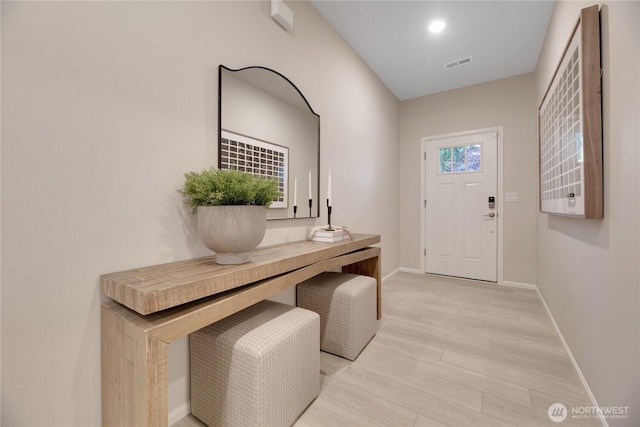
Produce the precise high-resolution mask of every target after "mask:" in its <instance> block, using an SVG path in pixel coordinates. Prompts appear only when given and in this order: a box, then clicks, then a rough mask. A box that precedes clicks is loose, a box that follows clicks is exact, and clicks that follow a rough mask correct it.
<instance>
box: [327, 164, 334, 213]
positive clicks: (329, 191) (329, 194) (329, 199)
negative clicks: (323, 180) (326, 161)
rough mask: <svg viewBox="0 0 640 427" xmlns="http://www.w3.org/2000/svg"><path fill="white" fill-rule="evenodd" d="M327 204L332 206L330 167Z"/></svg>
mask: <svg viewBox="0 0 640 427" xmlns="http://www.w3.org/2000/svg"><path fill="white" fill-rule="evenodd" d="M327 205H328V206H333V205H332V204H331V169H329V183H328V184H327Z"/></svg>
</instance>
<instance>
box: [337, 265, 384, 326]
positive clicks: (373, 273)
mask: <svg viewBox="0 0 640 427" xmlns="http://www.w3.org/2000/svg"><path fill="white" fill-rule="evenodd" d="M342 272H343V273H353V274H361V275H363V276H369V277H373V278H374V279H376V282H377V283H376V295H377V302H378V319H380V318H382V279H381V278H380V255H378V256H375V257H372V258H369V259H365V260H363V261H359V262H357V263H355V264H349V265H345V266H344V267H342Z"/></svg>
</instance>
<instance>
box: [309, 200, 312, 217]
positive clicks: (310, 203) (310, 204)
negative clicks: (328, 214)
mask: <svg viewBox="0 0 640 427" xmlns="http://www.w3.org/2000/svg"><path fill="white" fill-rule="evenodd" d="M311 206H313V199H309V218H311Z"/></svg>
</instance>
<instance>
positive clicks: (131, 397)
mask: <svg viewBox="0 0 640 427" xmlns="http://www.w3.org/2000/svg"><path fill="white" fill-rule="evenodd" d="M379 242H380V236H379V235H374V234H355V235H354V240H344V241H341V242H334V243H324V242H311V241H301V242H293V243H286V244H282V245H277V246H270V247H265V248H259V249H257V250H256V251H255V253H254V255H253V261H252V262H250V263H247V264H242V265H234V266H229V265H226V266H225V265H218V264H216V263H215V257H214V256H210V257H204V258H197V259H192V260H186V261H178V262H173V263H169V264H162V265H156V266H152V267H145V268H139V269H134V270H129V271H123V272H119V273H112V274H105V275H103V276H101V277H100V289H101V291H102V292H103V293H104V294H105V295H106V296H108V297H110V298H111V299H112V300H113V301H108V302H105V303H104V304H102V313H101V316H102V321H101V322H102V331H101V334H102V362H101V363H102V424H103V425H104V426H166V425H167V423H168V413H167V411H168V408H167V406H168V403H167V347H168V345H169V343H171V342H172V341H174V340H176V339H177V338H180V337H183V336H186V335H188V334H190V333H192V332H195V331H197V330H198V329H201V328H203V327H205V326H207V325H209V324H211V323H214V322H216V321H218V320H220V319H223V318H225V317H227V316H229V315H231V314H233V313H236V312H238V311H240V310H242V309H244V308H246V307H249V306H250V305H253V304H255V303H257V302H259V301H261V300H263V299H265V298H268V297H270V296H271V295H274V294H276V293H278V292H280V291H282V290H284V289H287V288H289V287H292V286H295V285H297V284H298V283H300V282H302V281H304V280H307V279H309V278H311V277H313V276H316V275H317V274H320V273H322V272H324V271H327V270H332V269H335V268H342V271H344V272H351V273H357V274H363V275H367V276H371V277H374V278H375V279H376V280H377V282H378V286H377V295H378V318H380V316H381V305H380V298H381V294H380V284H381V282H380V256H381V250H380V248H379V247H370V245H374V244H376V243H379Z"/></svg>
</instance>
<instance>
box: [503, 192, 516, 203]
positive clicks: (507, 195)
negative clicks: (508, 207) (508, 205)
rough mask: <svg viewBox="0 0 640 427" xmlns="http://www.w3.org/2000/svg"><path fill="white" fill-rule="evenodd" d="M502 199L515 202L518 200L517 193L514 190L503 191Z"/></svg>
mask: <svg viewBox="0 0 640 427" xmlns="http://www.w3.org/2000/svg"><path fill="white" fill-rule="evenodd" d="M504 200H505V201H506V202H517V201H518V193H516V192H511V193H505V195H504Z"/></svg>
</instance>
